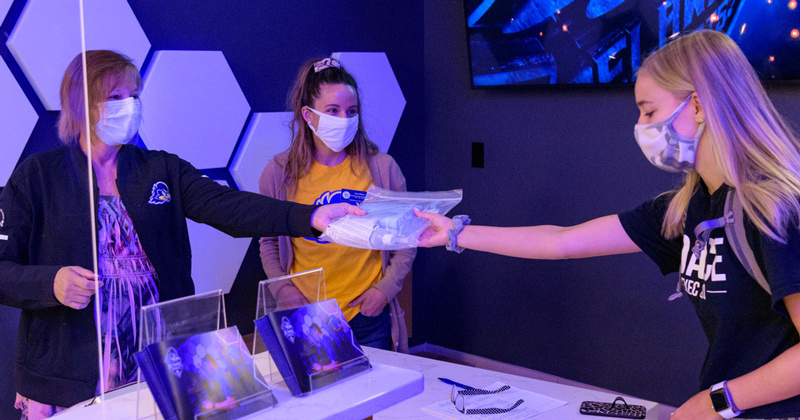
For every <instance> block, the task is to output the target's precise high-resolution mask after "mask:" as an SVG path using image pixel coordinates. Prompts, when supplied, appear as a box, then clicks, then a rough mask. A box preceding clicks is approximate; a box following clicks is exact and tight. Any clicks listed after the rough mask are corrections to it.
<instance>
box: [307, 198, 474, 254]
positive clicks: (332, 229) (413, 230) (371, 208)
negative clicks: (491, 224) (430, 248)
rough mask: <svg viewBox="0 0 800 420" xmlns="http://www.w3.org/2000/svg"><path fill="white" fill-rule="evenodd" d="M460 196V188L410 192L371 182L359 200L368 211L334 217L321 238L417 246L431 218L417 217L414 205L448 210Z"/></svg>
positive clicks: (370, 245) (352, 244) (356, 243)
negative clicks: (376, 185) (364, 194)
mask: <svg viewBox="0 0 800 420" xmlns="http://www.w3.org/2000/svg"><path fill="white" fill-rule="evenodd" d="M461 197H462V193H461V190H450V191H425V192H408V191H391V190H385V189H383V188H378V187H375V186H371V187H369V190H367V196H366V198H364V201H363V202H362V203H361V204H359V207H361V208H362V209H364V210H366V211H367V214H366V215H365V216H354V215H351V214H348V215H346V216H344V217H340V218H338V219H336V220H334V221H333V222H331V223H330V224H329V225H328V228H327V229H325V233H324V234H323V235H322V237H320V239H321V240H324V241H330V242H333V243H337V244H339V245H346V246H350V247H354V248H365V249H380V250H397V249H405V248H416V246H417V243H418V240H419V235H421V234H422V232H423V231H425V228H427V227H428V226H429V225H430V222H428V221H427V220H424V219H420V218H419V217H417V216H416V215H415V214H414V209H415V208H416V209H418V210H422V211H426V212H430V213H437V214H446V213H447V212H448V211H450V210H452V209H453V207H455V206H456V205H457V204H458V203H460V202H461Z"/></svg>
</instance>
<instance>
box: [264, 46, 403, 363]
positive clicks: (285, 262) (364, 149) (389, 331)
mask: <svg viewBox="0 0 800 420" xmlns="http://www.w3.org/2000/svg"><path fill="white" fill-rule="evenodd" d="M288 102H289V108H290V109H291V111H292V113H293V120H292V122H291V129H292V144H291V146H290V147H289V149H288V150H287V151H285V152H283V153H280V154H278V155H276V156H275V157H274V158H273V159H272V160H271V161H270V162H269V163H267V166H266V167H265V168H264V172H263V173H262V175H261V178H260V179H259V191H260V192H261V193H262V194H264V195H267V196H270V197H274V198H279V199H289V200H292V201H295V202H298V203H304V204H328V203H337V202H342V201H343V202H350V203H353V204H355V203H358V202H360V200H363V199H364V195H365V193H366V190H367V189H368V188H369V186H370V185H375V186H376V187H380V188H384V189H389V190H394V191H405V189H406V180H405V177H403V173H402V172H401V171H400V168H399V167H398V166H397V163H395V161H394V159H392V157H391V156H389V155H387V154H385V153H380V152H379V151H378V147H377V146H376V145H375V143H373V142H371V141H370V140H369V138H368V137H367V133H366V131H365V130H364V124H363V120H362V119H361V118H360V117H361V100H360V93H359V91H358V85H357V84H356V80H355V78H353V76H352V75H351V74H350V73H348V72H347V71H346V70H345V69H344V67H343V66H342V64H341V63H340V62H339V61H338V60H336V59H333V58H314V59H311V60H308V61H306V62H305V63H304V64H303V65H302V66H301V67H300V71H299V72H298V74H297V78H296V80H295V83H294V87H293V88H292V90H291V92H290V95H289V101H288ZM260 249H261V262H262V265H263V267H264V271H265V272H266V274H267V276H268V277H269V278H275V277H279V276H283V275H286V274H289V273H297V272H302V271H306V270H310V269H314V268H317V267H322V268H323V269H324V273H325V280H326V286H327V296H328V297H334V298H336V299H337V301H338V303H339V306H340V307H341V309H342V312H343V313H344V316H345V318H346V319H347V321H348V323H349V325H350V327H351V328H352V330H353V333H354V334H355V337H356V339H357V341H358V342H359V343H360V344H361V345H367V346H371V347H377V348H383V349H387V350H388V349H390V348H395V349H397V350H401V351H405V350H406V349H407V346H408V337H407V333H406V332H405V322H404V320H403V311H402V309H401V308H400V305H399V303H398V301H397V298H396V295H397V293H398V292H399V291H400V289H401V288H402V286H403V280H404V279H405V277H406V276H407V275H408V273H409V272H410V270H411V263H412V262H413V261H414V256H415V255H416V250H415V249H407V250H401V251H375V250H365V249H356V248H348V247H345V246H342V245H337V244H334V243H328V242H324V241H320V240H318V239H317V238H313V237H306V238H289V237H285V236H284V237H279V238H263V239H261V248H260ZM271 290H272V293H273V294H274V295H275V296H276V297H277V299H278V302H279V305H281V306H282V307H288V306H295V307H296V306H299V305H302V304H306V303H308V299H307V297H310V296H314V295H316V290H314V291H312V290H310V289H309V288H304V286H303V285H302V284H294V283H291V282H282V283H280V284H277V285H273V286H272V287H271Z"/></svg>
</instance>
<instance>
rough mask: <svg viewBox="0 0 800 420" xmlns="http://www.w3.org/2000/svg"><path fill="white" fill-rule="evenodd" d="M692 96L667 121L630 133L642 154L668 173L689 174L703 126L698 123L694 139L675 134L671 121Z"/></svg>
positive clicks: (644, 126)
mask: <svg viewBox="0 0 800 420" xmlns="http://www.w3.org/2000/svg"><path fill="white" fill-rule="evenodd" d="M690 99H692V96H691V95H689V97H688V98H686V100H685V101H683V103H682V104H680V105H679V106H678V109H676V110H675V111H674V112H673V113H672V114H671V115H670V116H669V117H668V118H667V119H666V120H664V121H661V122H656V123H652V124H636V126H635V127H634V130H633V134H634V137H636V142H637V143H639V147H640V148H641V149H642V152H643V153H644V155H645V156H646V157H647V160H649V161H650V163H652V164H653V165H655V166H656V167H657V168H659V169H663V170H665V171H668V172H691V171H693V170H694V160H695V155H696V153H697V143H698V142H699V140H700V136H701V135H702V134H703V129H704V128H705V123H700V126H699V127H697V132H696V133H695V134H694V137H685V136H682V135H681V134H679V133H678V132H677V131H675V127H673V125H672V122H673V121H675V118H677V117H678V114H680V113H681V111H682V110H683V108H685V107H686V104H688V103H689V100H690Z"/></svg>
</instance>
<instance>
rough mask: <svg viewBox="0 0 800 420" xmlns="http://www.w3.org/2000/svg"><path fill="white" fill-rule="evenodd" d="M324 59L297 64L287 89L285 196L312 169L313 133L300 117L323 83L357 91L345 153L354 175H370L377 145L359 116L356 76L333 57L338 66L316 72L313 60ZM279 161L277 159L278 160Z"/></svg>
mask: <svg viewBox="0 0 800 420" xmlns="http://www.w3.org/2000/svg"><path fill="white" fill-rule="evenodd" d="M320 60H323V59H322V58H312V59H310V60H308V61H306V62H305V63H303V65H302V66H301V67H300V71H299V72H298V73H297V78H296V79H295V82H294V86H293V87H292V90H291V91H290V92H289V97H288V100H287V102H288V108H289V109H290V110H291V111H292V113H293V116H292V122H291V129H292V144H291V145H290V146H289V156H288V158H287V160H286V163H285V166H284V171H283V172H284V184H285V185H286V190H287V194H286V195H287V197H292V196H293V195H294V193H295V191H296V190H297V184H298V183H299V182H300V179H302V178H303V177H304V176H305V175H306V174H307V173H308V170H309V169H310V168H311V164H312V163H313V162H314V151H315V145H314V133H313V132H312V131H311V129H310V128H309V127H308V124H306V121H305V120H304V119H303V113H302V111H303V107H305V106H307V107H311V108H313V105H314V101H315V100H316V99H317V98H318V97H319V95H320V87H321V86H322V85H337V84H345V85H348V86H350V87H352V88H353V90H355V91H356V99H357V107H358V109H357V111H358V115H359V119H358V131H356V136H355V138H354V139H353V142H352V143H350V144H349V145H348V146H347V147H346V148H345V152H346V153H347V154H348V155H349V156H350V158H351V159H350V169H351V170H352V171H353V173H354V174H356V175H359V176H360V175H363V174H366V175H370V172H369V166H368V163H367V158H368V157H369V156H373V155H375V154H377V153H378V146H377V145H375V143H373V142H372V141H370V139H369V137H367V132H366V131H365V130H364V119H363V118H362V117H361V116H362V113H361V94H360V93H359V91H358V85H357V84H356V80H355V78H353V76H352V75H350V73H348V72H347V71H346V70H345V69H344V67H342V66H341V64H340V63H339V62H338V61H337V60H334V59H330V60H332V61H333V63H334V64H338V65H339V67H336V66H331V67H328V68H325V69H323V70H320V71H318V72H317V71H315V69H314V63H317V62H319V61H320ZM279 163H280V162H279Z"/></svg>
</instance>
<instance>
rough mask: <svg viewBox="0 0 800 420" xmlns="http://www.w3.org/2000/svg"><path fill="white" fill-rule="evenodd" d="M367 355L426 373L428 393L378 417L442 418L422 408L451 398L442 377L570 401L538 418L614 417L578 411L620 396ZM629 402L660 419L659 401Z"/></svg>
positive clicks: (402, 357) (390, 354) (385, 354)
mask: <svg viewBox="0 0 800 420" xmlns="http://www.w3.org/2000/svg"><path fill="white" fill-rule="evenodd" d="M367 355H368V356H369V359H370V361H373V362H375V363H379V364H382V365H391V366H397V367H400V368H404V369H408V370H412V371H416V372H420V373H422V374H423V375H425V392H423V393H422V394H419V395H417V396H415V397H412V398H409V399H407V400H405V401H403V402H401V403H399V404H396V405H393V406H392V407H390V408H388V409H385V410H383V411H380V412H378V413H376V414H375V415H374V419H375V420H394V419H398V420H400V419H402V420H413V419H420V420H433V419H437V418H439V417H437V416H434V415H432V414H429V413H427V412H425V411H422V410H421V409H420V407H425V406H428V405H431V404H434V403H437V402H439V401H442V400H446V399H449V398H450V390H451V388H452V386H451V385H447V384H445V383H444V382H442V381H440V380H439V379H438V378H440V377H443V378H448V379H452V380H454V381H457V382H461V383H464V384H467V385H470V386H475V387H481V386H488V385H490V384H492V383H494V382H497V381H500V382H503V383H506V384H508V385H511V386H513V387H517V388H520V389H524V390H526V391H532V392H536V393H539V394H542V395H546V396H548V397H552V398H556V399H559V400H563V401H566V402H567V405H565V406H563V407H560V408H557V409H555V410H553V411H548V412H546V413H543V414H540V415H538V416H536V417H534V420H594V419H597V420H603V419H605V420H608V419H612V417H597V416H587V415H583V414H580V413H579V412H578V409H579V408H580V406H581V402H582V401H587V400H588V401H608V402H611V401H613V400H614V398H616V397H617V396H618V395H615V394H609V393H606V392H601V391H594V390H589V389H585V388H578V387H574V386H569V385H563V384H557V383H553V382H546V381H541V380H538V379H531V378H525V377H522V376H516V375H510V374H506V373H500V372H495V371H491V370H485V369H478V368H474V367H470V366H463V365H459V364H455V363H448V362H443V361H439V360H432V359H425V358H422V357H416V356H409V355H407V354H399V353H393V352H388V351H381V350H374V349H368V350H367ZM625 401H626V402H627V403H628V404H638V405H643V406H645V408H647V417H646V420H657V419H658V403H655V402H652V401H645V400H641V399H637V398H628V397H625Z"/></svg>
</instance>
